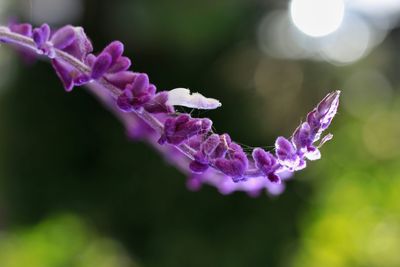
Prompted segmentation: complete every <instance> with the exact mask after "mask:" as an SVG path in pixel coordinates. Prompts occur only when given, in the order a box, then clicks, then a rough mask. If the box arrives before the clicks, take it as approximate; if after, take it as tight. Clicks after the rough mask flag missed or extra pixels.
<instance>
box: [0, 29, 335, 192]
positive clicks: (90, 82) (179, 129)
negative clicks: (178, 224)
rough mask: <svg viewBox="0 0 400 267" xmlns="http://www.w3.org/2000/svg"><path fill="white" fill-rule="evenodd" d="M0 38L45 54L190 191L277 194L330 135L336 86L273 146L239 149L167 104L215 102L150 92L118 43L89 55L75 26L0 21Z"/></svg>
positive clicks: (182, 92) (69, 83) (209, 105)
mask: <svg viewBox="0 0 400 267" xmlns="http://www.w3.org/2000/svg"><path fill="white" fill-rule="evenodd" d="M0 41H1V42H3V43H6V44H11V45H12V46H14V47H17V48H18V49H19V50H22V51H24V53H28V52H29V53H31V54H37V55H42V56H44V57H47V58H48V59H49V60H50V61H51V64H52V66H53V68H54V70H55V72H56V74H57V76H58V77H59V78H60V80H61V82H62V84H63V86H64V88H65V90H66V91H71V90H72V89H73V88H74V87H75V86H81V85H85V86H86V87H87V88H88V89H89V90H90V92H91V93H93V94H94V95H95V96H96V97H98V98H99V100H100V101H101V102H102V103H104V104H105V106H106V107H107V108H108V109H110V110H111V111H112V112H113V113H114V114H115V115H116V116H117V117H118V118H119V119H120V120H121V121H122V122H123V123H124V125H125V127H126V130H127V132H128V134H129V136H130V137H132V138H134V139H141V140H145V141H147V142H148V143H149V144H151V145H152V146H153V147H154V148H155V149H157V150H158V151H159V152H160V153H162V154H163V155H164V156H165V158H166V159H167V160H168V161H169V162H170V163H171V164H173V165H175V166H176V167H177V168H179V169H181V170H182V171H183V172H184V173H186V174H187V176H188V180H187V185H188V187H189V188H190V189H192V190H197V189H199V188H200V186H201V185H202V184H210V185H213V186H215V187H216V188H217V189H218V190H219V191H220V192H221V193H223V194H228V193H231V192H234V191H238V190H240V191H246V192H247V193H249V194H250V195H258V194H259V193H260V192H262V191H265V190H266V191H267V192H268V193H270V194H278V193H281V192H282V191H283V189H284V183H283V181H284V180H285V179H287V178H288V177H290V176H291V174H292V173H293V172H295V171H298V170H301V169H304V168H305V167H306V165H307V160H317V159H320V157H321V153H320V151H319V148H320V147H321V146H322V145H323V144H324V143H325V142H327V141H328V140H330V139H331V138H332V135H331V134H327V135H325V136H323V132H324V131H325V130H326V129H327V128H328V126H329V125H330V123H331V121H332V119H333V117H334V116H335V114H336V111H337V108H338V105H339V95H340V91H334V92H331V93H329V94H328V95H327V96H326V97H325V98H324V99H322V101H321V102H320V103H319V104H318V105H317V106H316V107H315V108H314V109H313V110H312V111H311V112H310V113H308V115H307V117H306V121H304V122H302V123H301V124H300V125H299V126H298V127H297V129H296V130H295V131H294V133H293V135H292V136H291V137H290V138H285V137H282V136H280V137H278V138H277V139H276V142H275V149H274V150H273V151H265V150H264V149H262V148H255V149H254V150H253V151H252V153H251V154H247V153H245V152H244V150H243V148H242V147H241V146H240V145H239V144H237V143H235V142H234V141H233V140H231V138H230V136H229V135H228V134H227V133H224V134H217V133H215V132H213V131H212V130H211V129H212V121H211V120H210V119H208V118H193V117H192V116H191V115H189V114H185V113H183V114H182V113H179V114H178V113H177V112H175V108H174V107H176V106H184V107H190V108H195V109H215V108H218V107H220V106H221V103H220V102H219V101H218V100H216V99H213V98H207V97H205V96H203V95H201V94H199V93H191V92H190V91H189V90H188V89H184V88H176V89H173V90H170V91H157V89H156V86H155V85H154V84H152V83H151V81H150V79H149V77H148V75H147V74H145V73H138V72H134V71H131V70H129V69H130V66H131V61H130V59H129V58H127V57H125V56H123V52H124V46H123V44H122V43H121V42H119V41H114V42H112V43H110V44H109V45H108V46H107V47H105V48H104V49H103V50H102V51H101V52H100V53H98V54H93V53H92V52H93V46H92V43H91V41H90V40H89V39H88V37H87V36H86V34H85V32H84V30H83V28H81V27H74V26H70V25H67V26H64V27H62V28H60V29H58V30H56V31H52V30H51V29H50V27H49V25H47V24H43V25H42V26H40V27H37V28H33V27H32V26H31V25H30V24H26V23H24V24H11V25H9V26H8V27H5V26H0ZM316 143H317V144H316Z"/></svg>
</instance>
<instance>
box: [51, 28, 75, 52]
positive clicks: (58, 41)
mask: <svg viewBox="0 0 400 267" xmlns="http://www.w3.org/2000/svg"><path fill="white" fill-rule="evenodd" d="M75 38H76V35H75V31H74V29H73V27H71V26H66V27H63V28H61V29H59V30H58V31H56V32H55V33H54V34H53V36H52V37H51V39H50V41H51V43H52V44H53V45H54V47H55V48H57V49H60V50H63V49H64V48H66V47H67V46H70V45H71V44H72V43H73V42H74V41H75Z"/></svg>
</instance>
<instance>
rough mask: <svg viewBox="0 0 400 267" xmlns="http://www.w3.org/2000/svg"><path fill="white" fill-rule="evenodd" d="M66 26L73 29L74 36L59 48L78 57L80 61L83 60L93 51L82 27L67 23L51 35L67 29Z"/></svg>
mask: <svg viewBox="0 0 400 267" xmlns="http://www.w3.org/2000/svg"><path fill="white" fill-rule="evenodd" d="M67 28H70V29H72V30H73V32H74V34H75V37H74V40H73V42H72V43H71V44H70V45H68V46H65V47H64V48H62V49H61V48H60V49H61V50H62V51H64V52H66V53H68V54H70V55H71V56H73V57H75V58H77V59H79V60H80V61H84V60H85V58H86V56H87V55H88V54H89V53H90V52H92V51H93V46H92V43H91V42H90V40H89V38H88V37H87V36H86V34H85V31H84V30H83V28H82V27H73V26H71V25H67V26H64V27H62V28H60V29H59V30H57V31H56V32H55V33H54V35H53V36H57V35H58V32H61V33H60V34H62V32H63V31H68V29H67Z"/></svg>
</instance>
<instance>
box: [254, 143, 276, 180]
mask: <svg viewBox="0 0 400 267" xmlns="http://www.w3.org/2000/svg"><path fill="white" fill-rule="evenodd" d="M253 159H254V162H255V164H256V166H257V168H259V169H260V170H261V171H262V172H263V173H264V175H265V176H267V177H268V179H269V180H270V181H271V182H273V183H280V182H281V179H280V177H279V176H278V175H277V174H276V173H275V172H276V171H277V170H278V169H279V168H280V165H279V163H278V160H277V159H276V158H275V157H274V156H273V155H272V154H271V153H269V152H266V151H264V149H262V148H256V149H254V150H253Z"/></svg>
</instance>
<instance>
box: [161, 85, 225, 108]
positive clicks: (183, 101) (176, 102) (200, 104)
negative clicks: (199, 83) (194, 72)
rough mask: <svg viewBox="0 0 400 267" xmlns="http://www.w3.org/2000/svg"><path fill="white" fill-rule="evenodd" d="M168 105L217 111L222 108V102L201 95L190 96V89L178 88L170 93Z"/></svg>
mask: <svg viewBox="0 0 400 267" xmlns="http://www.w3.org/2000/svg"><path fill="white" fill-rule="evenodd" d="M167 105H171V106H183V107H188V108H196V109H216V108H219V107H220V106H221V102H219V101H218V100H217V99H214V98H207V97H205V96H203V95H201V94H199V93H193V94H190V90H189V89H185V88H176V89H172V90H171V91H169V92H168V101H167Z"/></svg>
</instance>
